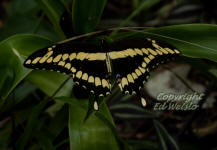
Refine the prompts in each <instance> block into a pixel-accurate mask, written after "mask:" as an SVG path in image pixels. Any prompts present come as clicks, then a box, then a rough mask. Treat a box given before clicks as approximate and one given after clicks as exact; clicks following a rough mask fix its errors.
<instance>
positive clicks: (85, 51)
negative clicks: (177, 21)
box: [24, 38, 180, 109]
mask: <svg viewBox="0 0 217 150" xmlns="http://www.w3.org/2000/svg"><path fill="white" fill-rule="evenodd" d="M178 55H180V51H179V50H177V49H176V48H175V47H173V46H172V45H170V44H167V43H163V42H161V41H157V40H153V39H149V38H127V39H120V40H117V41H115V42H112V43H107V42H105V40H102V42H101V43H100V44H96V43H94V42H87V41H82V42H80V41H74V40H71V41H67V42H64V43H59V44H56V45H51V46H49V47H46V48H43V49H41V50H38V51H36V52H35V53H33V54H32V55H30V56H29V57H28V58H27V59H26V60H25V62H24V66H25V67H27V68H31V69H45V70H53V71H57V72H61V73H65V74H69V75H71V77H72V78H73V81H74V82H75V83H76V84H77V85H79V86H80V87H83V88H85V89H86V90H87V91H88V92H89V93H93V94H94V96H95V97H96V98H97V97H101V96H108V95H109V94H111V88H112V81H114V83H115V84H117V85H118V86H119V87H120V90H121V91H122V92H123V93H124V94H136V95H138V96H139V97H140V99H141V102H142V105H143V106H145V105H146V101H145V99H144V98H143V97H142V96H141V91H140V90H141V88H142V87H143V86H144V83H145V82H147V79H148V78H149V76H150V71H151V70H152V69H154V68H155V67H157V66H158V65H159V64H162V63H165V62H167V61H169V60H171V59H172V58H175V57H176V56H178ZM112 77H113V80H112ZM94 108H95V109H98V105H97V102H96V101H95V102H94Z"/></svg>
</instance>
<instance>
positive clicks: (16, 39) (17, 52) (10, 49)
mask: <svg viewBox="0 0 217 150" xmlns="http://www.w3.org/2000/svg"><path fill="white" fill-rule="evenodd" d="M51 43H52V42H51V41H49V40H48V39H46V38H43V37H41V36H37V35H30V34H29V35H28V34H25V35H15V36H12V37H10V38H8V39H6V40H4V41H2V42H0V68H1V69H0V74H1V78H0V106H1V104H3V103H4V101H5V99H6V98H7V96H8V95H9V94H10V92H11V91H12V90H13V89H14V88H15V87H16V86H17V84H18V83H19V82H20V81H22V80H23V79H24V78H25V77H26V75H28V74H29V73H30V71H31V70H30V69H27V68H24V67H23V62H24V59H25V57H26V56H28V55H30V54H31V53H32V52H34V51H36V50H38V49H40V48H43V47H45V46H47V45H49V44H51Z"/></svg>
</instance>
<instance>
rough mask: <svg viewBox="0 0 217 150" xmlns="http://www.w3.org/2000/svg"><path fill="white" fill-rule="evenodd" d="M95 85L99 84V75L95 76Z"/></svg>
mask: <svg viewBox="0 0 217 150" xmlns="http://www.w3.org/2000/svg"><path fill="white" fill-rule="evenodd" d="M95 85H96V86H100V85H101V80H100V78H99V77H95Z"/></svg>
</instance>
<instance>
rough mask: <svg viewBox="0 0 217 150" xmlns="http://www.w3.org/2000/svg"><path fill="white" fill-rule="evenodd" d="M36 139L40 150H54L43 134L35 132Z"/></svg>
mask: <svg viewBox="0 0 217 150" xmlns="http://www.w3.org/2000/svg"><path fill="white" fill-rule="evenodd" d="M35 135H36V139H37V140H38V143H39V145H40V147H41V149H42V150H55V149H56V148H55V147H54V146H53V144H52V140H51V139H50V138H48V136H46V135H45V134H44V133H42V132H37V134H35Z"/></svg>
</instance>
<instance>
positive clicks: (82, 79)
mask: <svg viewBox="0 0 217 150" xmlns="http://www.w3.org/2000/svg"><path fill="white" fill-rule="evenodd" d="M24 66H25V67H28V68H32V69H45V70H53V71H57V72H61V73H66V74H70V75H71V76H72V78H73V80H74V81H75V82H76V83H77V84H79V85H80V86H81V87H83V88H85V89H87V90H88V91H90V92H93V93H95V95H96V96H99V95H103V96H105V95H107V94H109V93H110V83H109V82H108V79H107V77H108V73H107V70H106V63H105V53H104V52H102V50H101V49H100V47H98V46H97V45H92V44H88V43H74V42H73V43H72V42H67V43H62V44H57V45H53V46H50V47H47V48H44V49H41V50H39V51H37V52H35V53H33V54H32V55H31V56H29V57H28V58H27V59H26V61H25V62H24Z"/></svg>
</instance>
